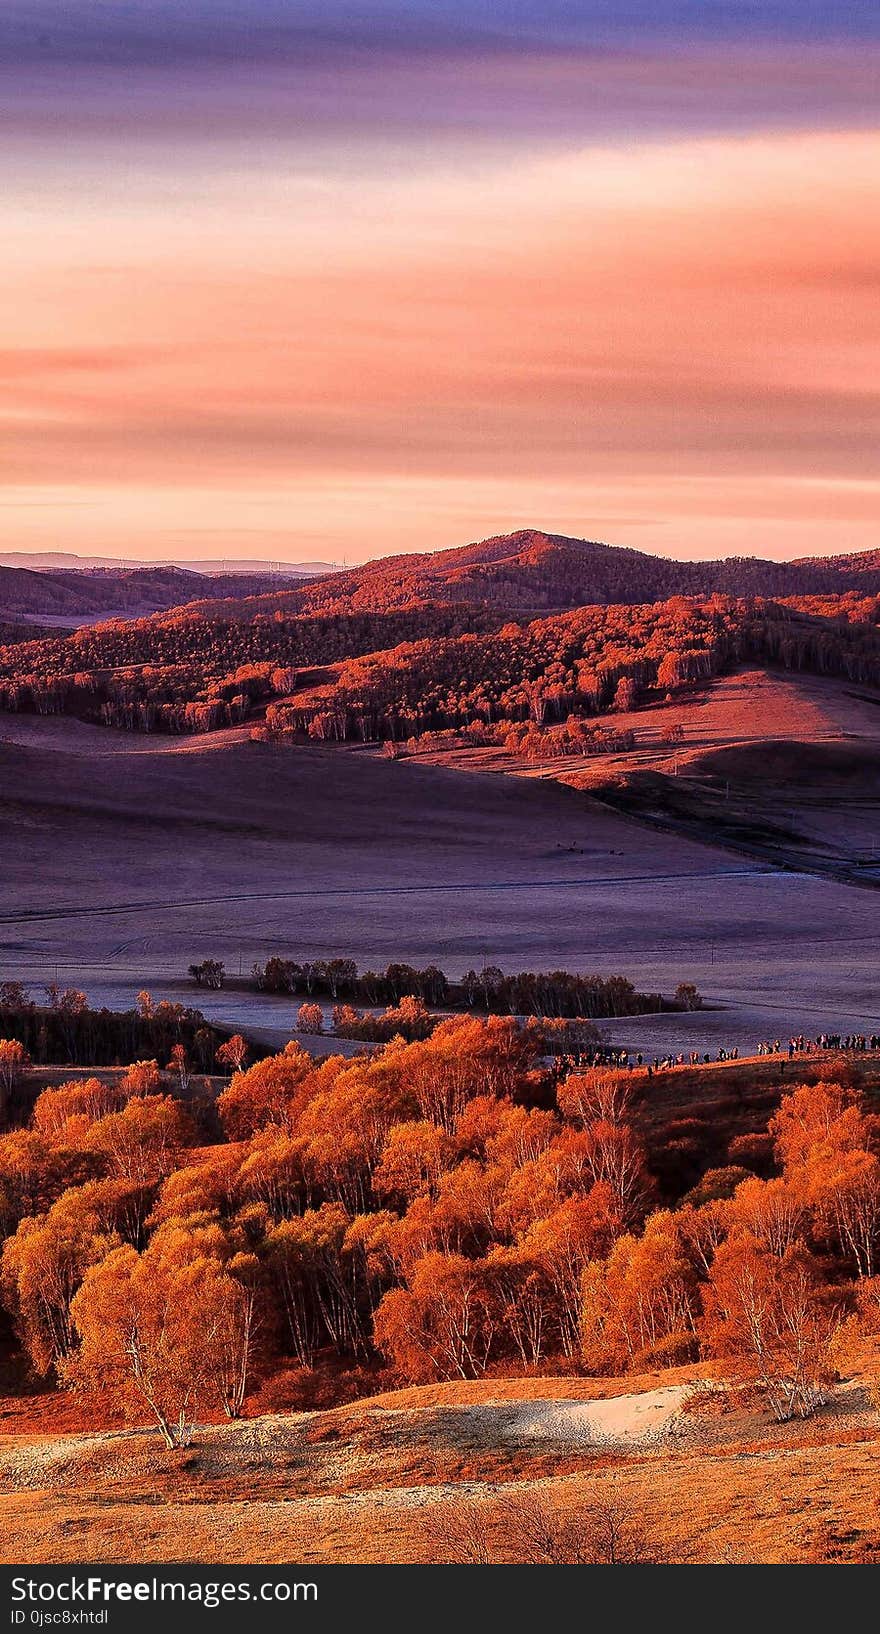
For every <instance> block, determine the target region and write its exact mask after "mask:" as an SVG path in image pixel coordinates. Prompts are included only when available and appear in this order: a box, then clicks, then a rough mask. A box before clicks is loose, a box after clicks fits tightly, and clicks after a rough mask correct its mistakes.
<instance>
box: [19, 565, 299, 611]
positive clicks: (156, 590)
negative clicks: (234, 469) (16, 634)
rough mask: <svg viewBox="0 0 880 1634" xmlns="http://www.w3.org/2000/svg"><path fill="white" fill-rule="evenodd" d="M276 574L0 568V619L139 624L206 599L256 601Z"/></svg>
mask: <svg viewBox="0 0 880 1634" xmlns="http://www.w3.org/2000/svg"><path fill="white" fill-rule="evenodd" d="M277 582H278V575H277V574H269V573H261V572H254V573H250V574H244V573H240V572H227V573H210V574H208V573H195V572H191V571H189V570H188V569H185V568H180V567H130V568H128V567H126V568H112V567H111V568H95V569H84V568H69V569H63V570H60V571H51V572H50V571H43V570H34V569H32V568H27V567H17V566H3V565H0V618H3V619H4V620H7V619H10V620H16V619H35V620H40V619H49V620H57V621H58V622H59V623H65V624H70V625H75V624H79V623H83V622H88V621H90V620H92V619H94V618H110V617H120V616H121V617H127V618H139V617H143V616H144V615H145V614H149V613H153V612H156V611H158V610H160V609H167V608H170V607H179V606H181V605H184V604H185V603H187V602H190V601H198V600H203V599H204V598H205V597H207V596H223V597H228V598H237V597H240V596H254V595H258V594H259V593H260V592H263V591H265V590H267V589H269V588H271V587H272V586H273V585H276V584H277Z"/></svg>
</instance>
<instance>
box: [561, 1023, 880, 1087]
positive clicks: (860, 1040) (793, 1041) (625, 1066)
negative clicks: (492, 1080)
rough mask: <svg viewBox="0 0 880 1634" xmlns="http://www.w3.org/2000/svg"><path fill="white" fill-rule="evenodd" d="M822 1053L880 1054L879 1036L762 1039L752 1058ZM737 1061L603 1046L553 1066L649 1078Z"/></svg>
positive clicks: (732, 1050)
mask: <svg viewBox="0 0 880 1634" xmlns="http://www.w3.org/2000/svg"><path fill="white" fill-rule="evenodd" d="M821 1050H849V1051H856V1052H859V1053H863V1054H864V1053H867V1052H868V1051H871V1050H880V1033H871V1034H868V1033H819V1034H818V1035H817V1036H816V1037H815V1038H807V1037H806V1036H805V1035H804V1034H803V1033H797V1034H793V1035H792V1037H791V1038H789V1039H788V1040H787V1041H785V1040H783V1039H779V1038H775V1039H762V1040H761V1043H760V1044H758V1045H757V1047H756V1049H755V1051H754V1054H755V1055H778V1056H782V1057H783V1058H785V1057H786V1056H787V1057H788V1060H789V1061H791V1060H793V1059H794V1057H795V1056H797V1055H816V1054H818V1053H819V1051H821ZM739 1059H740V1050H739V1046H738V1045H736V1044H734V1045H732V1046H729V1047H728V1046H725V1045H722V1046H721V1047H720V1048H719V1049H718V1051H717V1053H716V1054H714V1055H712V1054H710V1053H709V1051H708V1050H707V1051H704V1052H703V1053H702V1054H701V1053H700V1051H699V1050H689V1051H685V1050H679V1051H678V1053H677V1054H674V1053H670V1054H668V1055H655V1056H646V1055H644V1054H643V1053H642V1052H641V1051H639V1052H638V1053H634V1052H633V1051H630V1050H625V1049H622V1048H617V1047H616V1046H613V1045H612V1046H605V1047H603V1048H596V1049H591V1050H582V1051H580V1052H578V1053H574V1054H570V1055H563V1056H560V1057H559V1059H558V1061H557V1062H556V1063H555V1071H556V1075H557V1078H560V1079H562V1078H567V1077H568V1076H569V1075H570V1074H571V1073H577V1072H585V1071H586V1070H587V1069H588V1068H590V1067H612V1068H614V1069H615V1070H616V1071H618V1072H647V1075H648V1077H649V1078H651V1077H653V1075H654V1073H655V1072H667V1071H669V1070H670V1069H671V1068H674V1067H699V1066H710V1065H711V1064H712V1063H713V1061H719V1062H725V1061H738V1060H739Z"/></svg>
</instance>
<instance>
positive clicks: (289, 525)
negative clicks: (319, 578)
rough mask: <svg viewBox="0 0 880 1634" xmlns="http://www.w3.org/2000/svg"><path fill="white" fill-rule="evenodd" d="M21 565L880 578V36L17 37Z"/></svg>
mask: <svg viewBox="0 0 880 1634" xmlns="http://www.w3.org/2000/svg"><path fill="white" fill-rule="evenodd" d="M0 141H2V150H3V156H4V166H3V185H2V190H0V234H2V245H3V254H2V259H0V269H2V270H0V288H2V292H3V299H2V301H0V551H13V550H33V551H47V550H52V551H58V550H62V551H64V550H69V551H73V552H78V553H80V554H98V555H100V554H104V555H112V556H119V555H124V556H130V557H132V558H133V559H174V560H179V561H186V560H187V559H198V558H205V557H208V556H210V557H216V556H223V555H227V556H230V557H235V558H237V559H241V558H247V557H254V558H260V559H265V558H267V557H269V558H276V559H279V560H285V561H295V560H314V559H320V560H325V561H336V562H342V561H345V562H348V563H354V562H358V561H363V560H366V559H368V558H370V557H373V556H377V555H382V554H386V553H389V552H397V551H408V550H425V549H437V548H442V547H444V546H447V545H454V544H459V543H463V542H465V541H468V540H472V539H479V538H482V537H485V536H487V535H489V534H495V533H500V532H504V531H507V530H509V529H514V528H518V527H543V528H547V529H549V530H551V531H556V532H565V533H571V534H575V535H578V536H584V537H589V538H599V539H606V540H608V541H609V542H611V543H616V544H624V545H633V546H636V547H638V548H641V549H645V550H649V551H654V552H659V553H663V554H666V555H673V556H681V557H706V556H720V555H732V554H758V555H766V556H776V557H780V558H790V557H795V556H798V555H810V554H816V553H819V552H821V553H834V552H840V551H846V550H863V549H868V548H876V547H877V545H878V544H880V536H878V535H880V529H878V520H880V471H878V463H877V447H878V430H880V412H878V407H880V301H878V291H880V211H878V209H877V177H878V175H880V10H878V8H877V7H876V5H875V4H874V0H871V3H870V4H869V3H868V0H847V3H845V4H844V3H840V4H838V5H834V6H832V5H829V4H828V3H827V0H823V3H822V4H817V3H815V0H797V3H795V0H723V3H722V0H615V3H612V0H543V3H541V4H538V3H537V0H532V3H527V0H490V3H483V4H481V5H480V6H475V5H474V4H473V3H472V0H471V3H469V4H465V3H464V0H432V3H428V0H422V3H421V4H416V3H413V0H360V3H358V4H352V3H350V0H323V3H322V4H320V5H318V4H317V3H314V0H302V3H298V0H186V4H185V5H183V4H181V0H4V3H3V6H2V9H0Z"/></svg>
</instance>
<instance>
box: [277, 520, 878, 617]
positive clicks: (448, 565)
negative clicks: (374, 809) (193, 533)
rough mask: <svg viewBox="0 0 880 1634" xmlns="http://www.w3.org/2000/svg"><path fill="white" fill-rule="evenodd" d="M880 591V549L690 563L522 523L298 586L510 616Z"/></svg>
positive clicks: (347, 603) (347, 597)
mask: <svg viewBox="0 0 880 1634" xmlns="http://www.w3.org/2000/svg"><path fill="white" fill-rule="evenodd" d="M846 591H856V592H858V593H860V594H862V595H875V594H877V593H880V553H877V552H867V553H863V554H862V555H859V556H853V557H852V558H850V557H846V556H842V557H835V558H829V559H828V560H822V559H817V560H814V561H803V562H771V561H765V560H762V559H761V558H760V557H739V556H732V557H728V558H727V559H726V560H723V561H706V562H681V561H675V560H673V559H671V558H667V557H663V556H651V555H648V554H647V553H646V552H644V551H639V550H629V549H623V548H621V547H620V546H616V545H606V544H601V543H599V542H597V541H595V540H587V539H571V538H568V537H566V536H564V535H562V534H552V533H543V532H541V531H539V530H536V529H529V528H526V529H523V530H521V531H519V532H517V533H511V534H503V535H500V536H498V537H496V538H492V539H484V540H482V541H481V542H480V543H478V544H470V545H464V546H462V547H460V548H458V549H454V550H441V551H436V552H434V553H432V554H421V553H420V554H417V555H408V556H387V557H382V558H380V559H379V560H377V561H372V562H367V563H366V565H365V566H364V567H356V568H350V569H349V570H348V571H347V572H345V573H334V574H328V575H326V576H325V577H322V578H321V579H319V580H316V581H315V582H313V583H311V584H309V585H307V586H303V587H302V588H301V589H297V590H294V591H292V592H291V593H290V604H291V605H295V606H297V607H298V608H299V609H301V610H302V611H303V612H318V611H327V610H332V611H343V610H349V611H351V610H355V609H358V610H369V609H376V610H378V609H380V608H381V609H387V608H389V607H399V606H407V605H411V604H412V603H416V602H422V601H437V600H443V601H456V602H470V603H479V604H480V605H483V606H488V607H493V608H496V609H498V610H499V611H502V612H508V613H510V614H522V613H529V612H533V613H538V612H542V611H562V610H564V609H566V608H570V607H581V606H584V605H586V604H588V603H596V602H598V603H626V604H630V605H633V604H637V603H640V602H651V601H663V600H666V599H667V598H668V597H670V596H698V595H712V594H715V593H718V594H722V595H730V596H772V597H779V596H804V595H827V594H842V593H844V592H846Z"/></svg>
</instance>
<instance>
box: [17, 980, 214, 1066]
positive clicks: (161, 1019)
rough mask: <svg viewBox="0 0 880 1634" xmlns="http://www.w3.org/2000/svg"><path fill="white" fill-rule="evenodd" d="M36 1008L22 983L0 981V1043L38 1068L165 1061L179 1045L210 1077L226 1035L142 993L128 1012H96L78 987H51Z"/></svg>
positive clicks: (194, 1014)
mask: <svg viewBox="0 0 880 1634" xmlns="http://www.w3.org/2000/svg"><path fill="white" fill-rule="evenodd" d="M44 998H45V1002H44V1003H42V1004H37V1003H36V1002H35V1001H34V1000H33V999H32V998H31V996H30V994H29V992H28V990H27V989H26V988H25V987H24V986H23V984H22V983H21V982H16V981H6V982H0V1038H6V1039H8V1040H11V1039H14V1040H15V1041H16V1042H17V1043H19V1044H20V1045H21V1046H22V1048H23V1049H24V1050H25V1051H26V1052H27V1054H28V1056H29V1058H30V1059H31V1060H33V1061H34V1062H37V1063H39V1064H46V1063H49V1062H58V1061H63V1062H69V1063H70V1064H71V1065H73V1066H77V1065H84V1066H120V1065H122V1064H124V1063H125V1062H126V1061H131V1060H134V1059H136V1058H140V1057H143V1056H158V1057H160V1058H161V1059H162V1060H166V1059H167V1058H168V1056H169V1055H170V1053H171V1051H172V1049H173V1048H174V1046H175V1045H176V1044H182V1045H183V1046H184V1048H185V1049H186V1050H187V1051H188V1052H189V1054H190V1055H191V1056H192V1058H193V1060H194V1061H195V1062H197V1063H198V1071H200V1072H209V1071H210V1070H211V1067H212V1065H213V1062H214V1058H215V1055H216V1052H217V1049H218V1046H219V1045H220V1044H221V1043H222V1042H223V1039H224V1037H225V1034H224V1033H223V1032H222V1031H220V1030H219V1029H218V1028H216V1027H212V1026H211V1025H210V1024H209V1023H208V1022H207V1021H206V1020H205V1017H204V1016H203V1015H202V1013H201V1011H200V1010H195V1009H191V1008H190V1007H189V1006H188V1005H183V1004H174V1003H172V1002H171V1001H170V1000H168V999H162V1000H159V1001H157V1002H155V1003H154V1001H153V1000H152V998H151V997H150V995H149V994H148V993H146V992H144V993H142V994H141V996H140V998H139V1000H138V1003H137V1006H136V1007H135V1008H133V1009H131V1010H125V1011H119V1010H108V1009H104V1008H102V1009H100V1010H95V1009H93V1008H92V1006H91V1005H90V1004H89V1001H88V998H87V997H86V995H85V993H83V992H82V991H81V990H80V989H79V988H77V987H61V986H59V984H58V983H57V982H51V983H50V984H49V986H48V987H47V988H46V989H45V994H44Z"/></svg>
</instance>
